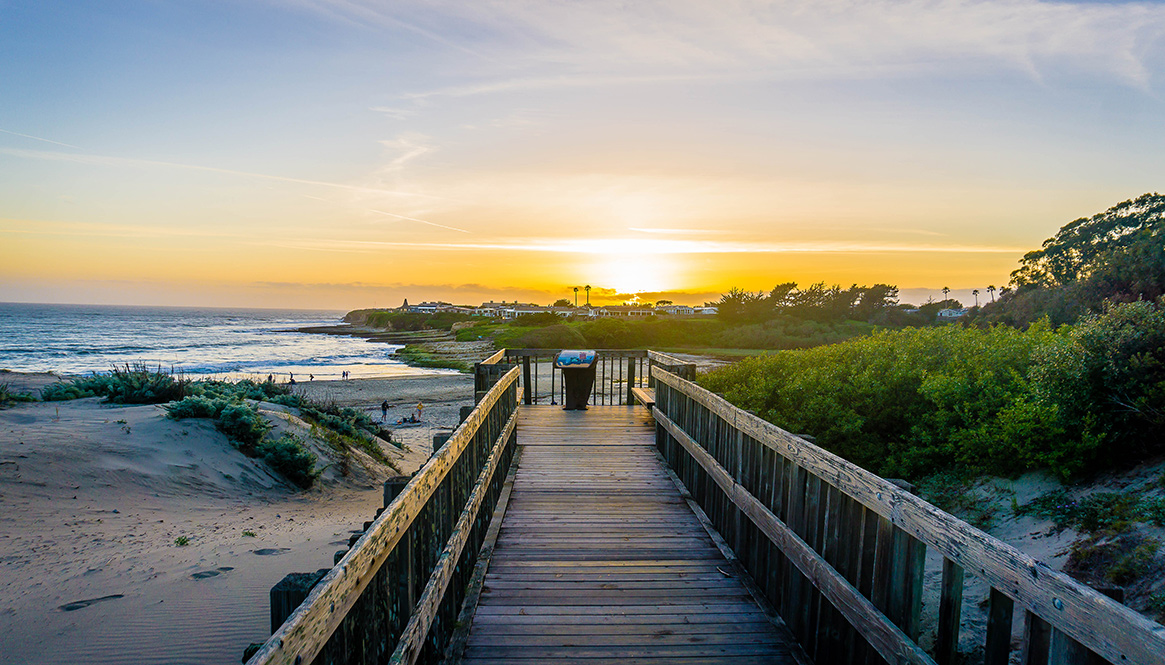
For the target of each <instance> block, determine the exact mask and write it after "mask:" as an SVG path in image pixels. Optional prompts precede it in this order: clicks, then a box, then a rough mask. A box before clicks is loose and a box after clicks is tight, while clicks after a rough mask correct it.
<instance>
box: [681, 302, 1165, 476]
mask: <svg viewBox="0 0 1165 665" xmlns="http://www.w3.org/2000/svg"><path fill="white" fill-rule="evenodd" d="M701 383H703V384H704V386H705V387H707V388H708V389H710V390H713V391H715V392H718V393H721V394H723V395H724V396H725V397H726V398H727V399H728V400H730V401H731V402H733V403H734V404H737V405H738V406H741V407H742V408H745V409H749V410H752V411H754V412H756V413H757V414H758V415H760V416H761V417H762V418H765V419H766V420H769V421H771V422H773V423H776V424H777V425H779V426H781V427H783V428H785V429H788V430H790V431H792V432H796V433H808V434H811V435H813V436H815V437H816V439H817V442H818V444H819V445H822V446H824V447H825V448H827V449H829V450H831V451H833V452H835V453H837V454H839V455H841V456H843V457H846V458H847V459H850V460H852V461H854V462H855V463H857V464H859V465H862V466H864V467H866V468H868V469H871V470H873V471H875V472H877V473H879V474H882V475H884V476H897V477H906V478H911V479H918V478H921V477H923V476H926V475H930V474H932V473H935V472H938V471H942V470H951V469H958V470H960V471H963V472H991V473H1001V474H1013V473H1019V472H1022V471H1025V470H1028V469H1034V468H1041V467H1046V468H1050V469H1051V470H1052V471H1054V472H1055V473H1057V474H1059V475H1060V476H1062V477H1065V478H1067V477H1071V476H1074V475H1077V474H1080V473H1081V472H1083V471H1086V470H1098V469H1101V468H1105V467H1109V466H1112V465H1117V464H1123V463H1129V462H1135V461H1138V460H1142V459H1144V457H1145V456H1146V455H1151V454H1159V453H1162V452H1165V439H1162V438H1161V437H1160V436H1159V432H1160V427H1161V426H1162V425H1165V300H1161V301H1157V302H1155V303H1150V302H1145V301H1140V302H1133V303H1122V304H1116V305H1111V306H1109V308H1108V309H1107V311H1105V312H1104V313H1102V314H1094V315H1088V316H1086V317H1085V318H1084V319H1083V320H1081V321H1080V323H1079V324H1078V325H1077V326H1075V327H1073V328H1070V329H1069V328H1062V329H1061V330H1059V331H1053V330H1052V329H1051V327H1050V326H1049V325H1048V324H1047V323H1046V322H1044V323H1037V324H1035V325H1032V326H1030V327H1028V328H1027V330H1018V329H1015V328H1010V327H1005V326H996V327H992V328H988V329H976V328H964V327H961V326H945V327H938V328H915V329H906V330H899V331H889V332H887V331H883V332H877V333H875V334H873V335H871V336H869V337H864V338H860V339H853V340H850V341H847V342H843V343H840V344H835V345H830V346H821V347H817V348H814V349H809V350H806V351H800V352H796V353H780V354H776V355H770V356H762V357H755V358H749V359H746V360H743V361H741V362H740V363H737V364H735V365H732V366H730V367H727V368H724V369H721V370H718V371H716V372H713V373H711V374H709V375H707V376H706V377H704V378H703V379H702V380H701Z"/></svg>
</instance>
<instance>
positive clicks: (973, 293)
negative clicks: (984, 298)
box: [971, 289, 979, 307]
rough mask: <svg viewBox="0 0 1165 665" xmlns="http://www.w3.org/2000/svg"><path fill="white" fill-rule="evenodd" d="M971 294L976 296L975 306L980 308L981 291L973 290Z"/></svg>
mask: <svg viewBox="0 0 1165 665" xmlns="http://www.w3.org/2000/svg"><path fill="white" fill-rule="evenodd" d="M971 294H972V295H974V296H975V306H976V307H978V306H979V289H974V290H972V291H971Z"/></svg>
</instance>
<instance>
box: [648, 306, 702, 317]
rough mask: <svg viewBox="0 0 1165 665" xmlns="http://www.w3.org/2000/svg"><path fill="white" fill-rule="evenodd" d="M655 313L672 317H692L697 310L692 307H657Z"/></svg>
mask: <svg viewBox="0 0 1165 665" xmlns="http://www.w3.org/2000/svg"><path fill="white" fill-rule="evenodd" d="M655 311H656V312H662V313H664V314H671V315H672V316H691V315H693V314H695V313H696V308H695V307H692V306H690V305H663V306H662V307H656V308H655Z"/></svg>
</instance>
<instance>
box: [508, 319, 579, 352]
mask: <svg viewBox="0 0 1165 665" xmlns="http://www.w3.org/2000/svg"><path fill="white" fill-rule="evenodd" d="M586 343H587V341H586V339H584V338H583V336H582V333H580V332H579V331H578V329H577V328H574V327H571V326H568V325H565V324H562V323H559V324H558V325H553V326H549V327H547V328H536V329H534V330H531V331H529V332H527V333H525V334H523V335H522V336H520V337H518V338H517V339H515V340H513V341H512V346H513V348H522V349H577V348H579V347H582V346H585V345H586Z"/></svg>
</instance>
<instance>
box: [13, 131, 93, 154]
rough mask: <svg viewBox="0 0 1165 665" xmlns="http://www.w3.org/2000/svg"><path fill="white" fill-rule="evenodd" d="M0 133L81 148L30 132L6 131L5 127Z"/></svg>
mask: <svg viewBox="0 0 1165 665" xmlns="http://www.w3.org/2000/svg"><path fill="white" fill-rule="evenodd" d="M0 133H3V134H11V135H12V136H19V137H21V138H26V139H32V140H33V141H40V142H42V143H51V144H53V145H59V146H64V147H66V148H77V150H81V148H78V147H77V146H75V145H72V144H71V143H61V142H60V141H54V140H52V139H45V138H41V137H39V136H33V135H32V134H21V133H20V132H11V131H8V130H7V129H0Z"/></svg>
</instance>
